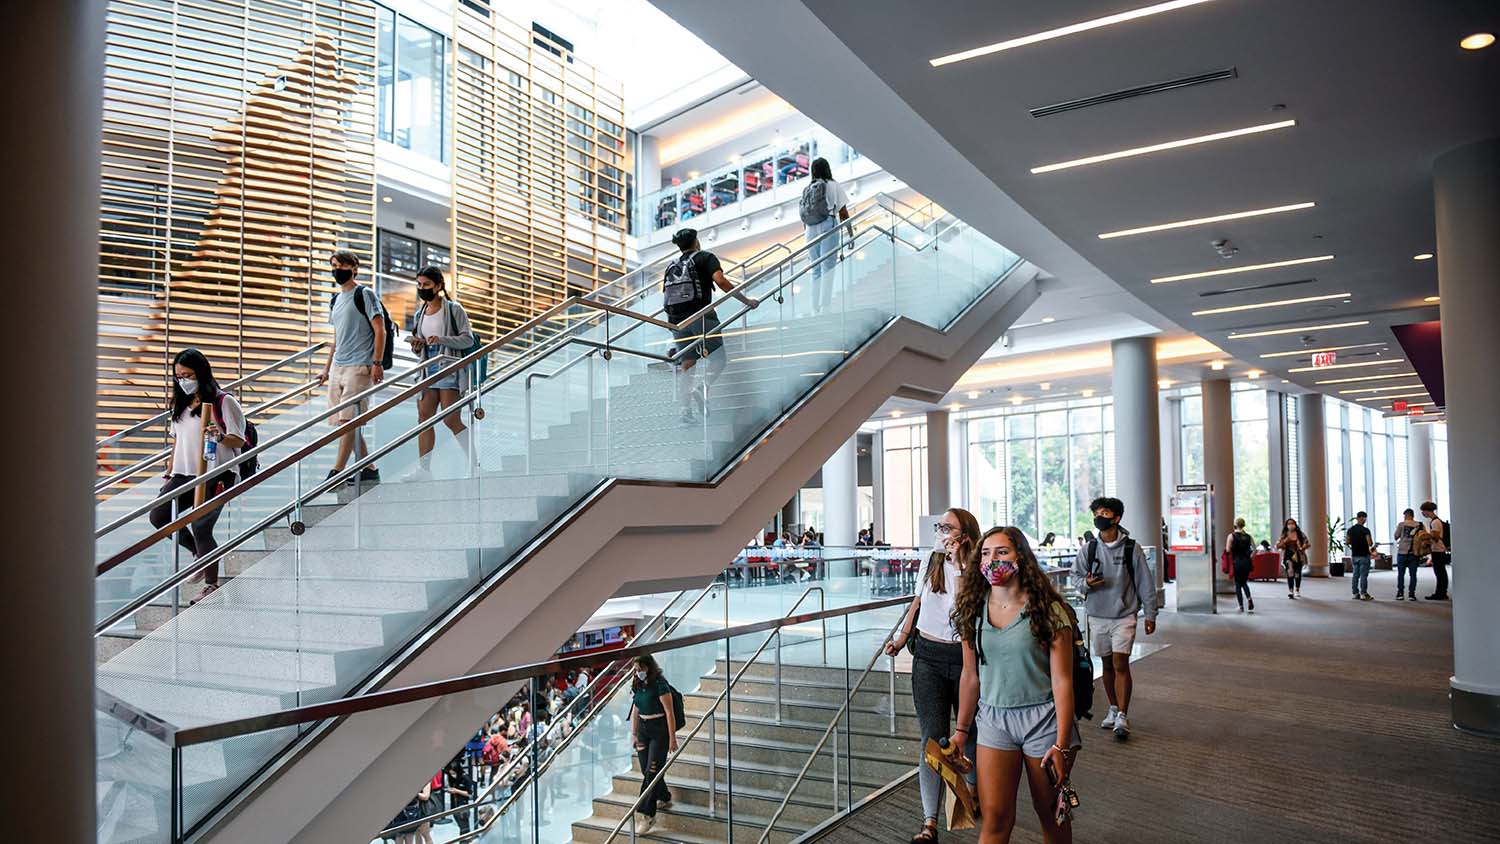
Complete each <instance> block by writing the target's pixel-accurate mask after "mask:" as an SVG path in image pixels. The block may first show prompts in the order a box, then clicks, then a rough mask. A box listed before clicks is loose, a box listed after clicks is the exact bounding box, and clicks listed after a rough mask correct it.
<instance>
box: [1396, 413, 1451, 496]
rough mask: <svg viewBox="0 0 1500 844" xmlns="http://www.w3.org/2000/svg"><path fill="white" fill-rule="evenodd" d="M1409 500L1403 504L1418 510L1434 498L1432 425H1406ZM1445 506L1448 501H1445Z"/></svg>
mask: <svg viewBox="0 0 1500 844" xmlns="http://www.w3.org/2000/svg"><path fill="white" fill-rule="evenodd" d="M1406 431H1407V434H1406V489H1407V493H1408V496H1407V501H1406V503H1405V504H1402V505H1401V508H1402V509H1405V508H1407V507H1410V508H1412V509H1413V510H1416V509H1418V508H1420V507H1421V506H1422V502H1423V501H1431V500H1432V426H1431V425H1407V426H1406ZM1444 506H1445V507H1446V506H1447V503H1446V502H1444Z"/></svg>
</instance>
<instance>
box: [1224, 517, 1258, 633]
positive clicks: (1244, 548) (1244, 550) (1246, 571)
mask: <svg viewBox="0 0 1500 844" xmlns="http://www.w3.org/2000/svg"><path fill="white" fill-rule="evenodd" d="M1224 547H1225V548H1226V549H1228V551H1229V558H1230V563H1231V566H1232V570H1233V572H1234V600H1235V602H1237V603H1238V604H1239V605H1240V612H1244V611H1245V602H1246V601H1248V602H1249V603H1250V611H1251V612H1255V599H1254V598H1252V597H1250V572H1251V570H1252V569H1253V568H1254V566H1253V565H1252V563H1251V558H1252V557H1254V555H1255V539H1254V538H1253V537H1251V536H1250V534H1249V533H1247V532H1246V531H1245V520H1244V519H1242V518H1237V519H1235V520H1234V530H1233V531H1231V532H1230V534H1229V538H1228V541H1226V542H1225V543H1224Z"/></svg>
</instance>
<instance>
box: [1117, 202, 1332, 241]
mask: <svg viewBox="0 0 1500 844" xmlns="http://www.w3.org/2000/svg"><path fill="white" fill-rule="evenodd" d="M1315 205H1317V203H1316V202H1299V203H1297V204H1295V205H1278V206H1276V207H1275V208H1257V209H1255V210H1253V211H1236V212H1234V213H1232V214H1217V215H1215V216H1213V217H1198V218H1195V219H1192V220H1178V221H1177V222H1175V223H1161V224H1158V225H1155V226H1141V227H1140V228H1138V229H1121V230H1120V231H1117V232H1105V233H1104V234H1101V235H1099V239H1100V240H1109V239H1110V238H1115V237H1129V236H1131V235H1134V234H1150V233H1151V232H1162V231H1167V230H1169V229H1185V228H1187V227H1189V226H1202V225H1206V224H1208V223H1222V222H1224V221H1225V220H1243V219H1244V218H1246V217H1260V216H1262V215H1265V214H1280V213H1282V212H1284V211H1300V210H1302V209H1303V208H1312V207H1313V206H1315Z"/></svg>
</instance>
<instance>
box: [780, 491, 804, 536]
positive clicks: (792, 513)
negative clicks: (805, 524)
mask: <svg viewBox="0 0 1500 844" xmlns="http://www.w3.org/2000/svg"><path fill="white" fill-rule="evenodd" d="M798 494H799V495H800V493H798ZM797 519H798V515H797V496H796V495H793V496H792V500H790V501H788V502H787V503H786V504H783V505H782V507H781V532H782V533H791V532H792V531H793V530H800V529H801V526H800V525H798V524H797Z"/></svg>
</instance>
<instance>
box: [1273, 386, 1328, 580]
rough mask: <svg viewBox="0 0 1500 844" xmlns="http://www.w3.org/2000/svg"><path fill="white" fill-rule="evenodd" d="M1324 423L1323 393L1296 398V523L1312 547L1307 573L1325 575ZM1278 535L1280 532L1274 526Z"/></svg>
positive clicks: (1326, 486) (1326, 550)
mask: <svg viewBox="0 0 1500 844" xmlns="http://www.w3.org/2000/svg"><path fill="white" fill-rule="evenodd" d="M1327 438H1328V431H1327V428H1325V427H1324V423H1323V396H1322V395H1321V394H1319V393H1305V394H1303V395H1300V396H1298V397H1297V480H1298V483H1299V485H1300V487H1301V490H1302V501H1301V504H1302V512H1301V513H1298V514H1297V524H1298V526H1300V527H1301V528H1302V532H1303V533H1305V534H1307V541H1308V543H1309V544H1310V545H1311V546H1312V547H1310V548H1308V549H1307V573H1308V574H1309V575H1311V576H1313V577H1327V576H1328V454H1327V452H1326V450H1325V441H1326V440H1327ZM1276 532H1277V535H1278V536H1279V535H1280V534H1281V531H1280V526H1277V531H1276Z"/></svg>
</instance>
